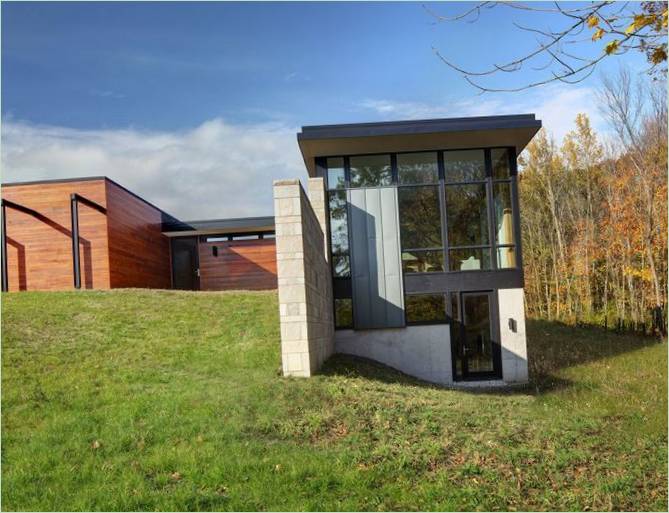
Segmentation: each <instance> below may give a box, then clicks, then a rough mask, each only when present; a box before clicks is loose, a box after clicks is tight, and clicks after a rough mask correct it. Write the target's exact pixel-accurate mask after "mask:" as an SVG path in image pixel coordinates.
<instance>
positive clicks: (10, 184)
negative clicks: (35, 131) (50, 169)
mask: <svg viewBox="0 0 669 513" xmlns="http://www.w3.org/2000/svg"><path fill="white" fill-rule="evenodd" d="M97 180H104V181H106V182H109V183H112V184H114V185H115V186H116V187H119V188H120V189H123V190H124V191H125V192H127V193H128V194H130V195H131V196H134V197H135V198H137V199H138V200H140V201H141V202H142V203H145V204H146V205H148V206H149V207H151V208H154V209H155V210H157V211H158V212H160V214H161V216H162V223H163V224H165V223H170V222H173V221H177V218H176V217H174V216H173V215H171V214H168V213H167V212H165V211H164V210H163V209H162V208H160V207H157V206H156V205H154V204H153V203H151V202H150V201H147V200H145V199H144V198H142V197H141V196H140V195H139V194H137V193H134V192H132V191H131V190H130V189H128V188H127V187H124V186H123V185H121V184H120V183H118V182H116V181H114V180H112V179H111V178H109V177H108V176H79V177H73V178H49V179H46V180H32V181H28V182H8V183H3V184H2V187H15V186H20V185H47V184H57V183H68V182H90V181H97Z"/></svg>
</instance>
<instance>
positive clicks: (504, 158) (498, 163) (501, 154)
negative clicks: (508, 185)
mask: <svg viewBox="0 0 669 513" xmlns="http://www.w3.org/2000/svg"><path fill="white" fill-rule="evenodd" d="M490 158H491V160H492V177H493V178H509V176H511V166H510V165H509V164H510V163H509V150H507V149H506V148H494V149H492V150H490Z"/></svg>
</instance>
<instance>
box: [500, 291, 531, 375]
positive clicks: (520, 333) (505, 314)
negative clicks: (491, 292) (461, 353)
mask: <svg viewBox="0 0 669 513" xmlns="http://www.w3.org/2000/svg"><path fill="white" fill-rule="evenodd" d="M497 294H498V296H497V301H498V304H499V333H500V339H501V342H502V376H503V379H504V381H505V382H507V383H526V382H527V380H528V372H527V341H526V336H525V300H524V292H523V289H499V290H498V291H497ZM509 319H513V320H514V321H515V325H516V326H515V328H516V329H515V331H512V330H511V328H510V327H509Z"/></svg>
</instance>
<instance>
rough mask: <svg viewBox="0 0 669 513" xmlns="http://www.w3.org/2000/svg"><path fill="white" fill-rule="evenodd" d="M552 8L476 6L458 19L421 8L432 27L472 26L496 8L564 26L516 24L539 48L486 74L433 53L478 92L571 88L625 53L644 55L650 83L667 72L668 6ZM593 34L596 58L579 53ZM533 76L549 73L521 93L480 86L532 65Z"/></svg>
mask: <svg viewBox="0 0 669 513" xmlns="http://www.w3.org/2000/svg"><path fill="white" fill-rule="evenodd" d="M554 5H555V7H554V8H548V7H544V6H541V7H539V6H535V5H534V4H522V3H517V2H479V3H478V4H476V5H475V6H474V7H472V8H469V9H468V10H466V11H465V12H462V13H461V14H459V15H456V16H450V17H445V16H440V15H437V14H436V13H434V12H433V11H431V10H429V9H428V8H427V7H424V8H425V10H426V11H427V12H428V13H429V14H430V15H431V16H433V17H434V18H435V19H436V23H442V22H456V23H457V22H461V21H464V22H466V23H475V22H476V21H477V20H478V19H479V18H480V17H481V16H482V15H483V14H484V12H485V11H491V10H493V9H495V8H509V9H514V10H522V11H529V12H533V13H543V16H553V18H552V19H551V20H550V21H551V23H552V22H553V20H555V18H557V19H558V20H559V21H561V22H562V23H563V25H564V26H563V27H562V28H560V29H557V30H556V29H551V28H546V29H542V28H538V27H528V26H523V25H520V24H518V23H514V26H515V27H516V28H518V29H519V30H522V31H525V32H529V33H531V34H532V35H533V36H534V37H536V38H537V46H536V47H535V48H534V49H533V50H531V51H529V52H528V53H526V54H525V55H522V56H520V57H516V58H513V59H512V60H509V61H508V62H505V63H495V64H492V65H491V67H489V68H488V69H484V70H472V69H467V68H465V67H463V66H459V65H457V64H455V63H454V62H452V61H451V60H450V59H448V58H446V57H445V56H444V55H442V53H441V52H440V51H439V50H438V49H436V48H433V50H434V52H435V54H436V55H437V57H439V59H441V61H442V62H443V63H444V64H446V65H447V66H448V67H450V68H451V69H453V70H455V71H457V72H458V73H461V74H462V76H463V78H464V79H465V80H466V81H467V82H468V83H469V84H471V85H472V86H474V87H475V88H477V89H479V90H480V91H481V92H513V91H522V90H524V89H529V88H532V87H537V86H540V85H544V84H548V83H550V82H558V81H559V82H565V83H569V84H574V83H577V82H581V81H583V80H585V79H586V78H588V77H589V76H590V75H591V74H592V73H593V72H594V70H595V68H596V66H597V65H598V64H599V63H600V62H601V61H602V60H603V59H604V58H606V57H610V56H612V55H621V54H624V53H626V52H628V51H629V50H637V51H641V52H644V53H645V54H646V58H647V59H648V62H649V63H650V64H651V67H650V68H649V70H648V73H649V74H650V75H651V76H653V77H658V78H659V77H662V76H663V75H664V73H665V72H666V65H664V66H663V64H665V63H666V62H667V4H666V3H665V2H642V3H641V4H636V3H630V2H625V3H622V2H612V1H601V2H593V3H590V4H588V5H586V6H579V7H571V6H570V7H569V8H566V7H562V6H561V5H560V4H559V3H558V2H555V4H554ZM587 30H592V31H593V32H592V35H591V37H590V39H591V41H593V42H597V41H603V43H604V44H603V46H602V47H601V50H599V52H600V53H598V54H597V55H595V56H592V55H587V54H585V53H581V54H579V50H581V51H583V52H585V51H586V50H587V48H586V46H587V39H584V38H583V37H582V33H583V31H587ZM542 58H543V60H541V62H542V63H541V64H537V65H534V66H533V67H532V68H531V69H532V70H533V71H541V70H548V72H549V76H548V77H547V78H545V79H543V80H537V81H535V82H531V83H528V84H525V85H522V86H519V87H513V88H495V87H490V86H488V85H485V84H484V83H482V82H481V80H484V77H492V76H493V75H499V74H500V73H503V74H505V75H506V74H509V73H513V72H516V71H520V70H522V68H523V66H524V65H525V64H527V63H529V62H530V61H535V62H536V61H538V60H540V59H542Z"/></svg>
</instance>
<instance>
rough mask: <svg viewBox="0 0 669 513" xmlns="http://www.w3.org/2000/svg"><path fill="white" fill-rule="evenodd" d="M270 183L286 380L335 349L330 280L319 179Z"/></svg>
mask: <svg viewBox="0 0 669 513" xmlns="http://www.w3.org/2000/svg"><path fill="white" fill-rule="evenodd" d="M309 192H310V196H311V198H312V199H311V201H309V198H307V195H306V194H305V192H304V189H303V188H302V186H301V185H300V181H299V180H297V179H294V180H276V181H275V182H274V222H275V230H276V259H277V278H278V280H277V281H278V289H279V318H280V322H281V360H282V367H283V374H284V375H285V376H304V377H306V376H311V375H312V374H313V373H314V372H316V371H317V370H318V368H319V367H320V366H321V365H322V363H323V362H324V361H325V360H326V359H327V358H328V357H329V356H330V355H331V354H332V351H333V349H334V310H333V301H332V282H331V279H330V265H329V263H328V256H327V255H328V253H327V247H328V245H327V239H326V235H327V211H326V208H325V206H326V204H325V188H324V185H323V179H322V178H314V179H310V181H309Z"/></svg>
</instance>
